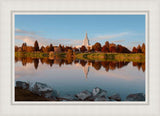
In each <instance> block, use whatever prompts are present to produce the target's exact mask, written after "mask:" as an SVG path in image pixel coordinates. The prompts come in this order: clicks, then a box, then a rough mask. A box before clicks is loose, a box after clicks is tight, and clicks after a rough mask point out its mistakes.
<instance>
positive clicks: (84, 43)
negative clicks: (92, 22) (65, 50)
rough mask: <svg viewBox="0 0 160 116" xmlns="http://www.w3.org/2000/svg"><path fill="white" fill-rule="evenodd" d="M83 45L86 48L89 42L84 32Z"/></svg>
mask: <svg viewBox="0 0 160 116" xmlns="http://www.w3.org/2000/svg"><path fill="white" fill-rule="evenodd" d="M83 45H84V46H85V47H86V48H88V46H89V45H90V44H89V40H88V36H87V33H86V36H85V39H84V40H83Z"/></svg>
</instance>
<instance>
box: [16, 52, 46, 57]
mask: <svg viewBox="0 0 160 116" xmlns="http://www.w3.org/2000/svg"><path fill="white" fill-rule="evenodd" d="M48 56H49V54H48V53H43V52H15V57H31V58H45V57H48Z"/></svg>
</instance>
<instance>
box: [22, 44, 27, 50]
mask: <svg viewBox="0 0 160 116" xmlns="http://www.w3.org/2000/svg"><path fill="white" fill-rule="evenodd" d="M26 50H27V44H26V43H23V44H22V51H23V52H26Z"/></svg>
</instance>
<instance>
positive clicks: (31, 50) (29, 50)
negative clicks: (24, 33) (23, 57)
mask: <svg viewBox="0 0 160 116" xmlns="http://www.w3.org/2000/svg"><path fill="white" fill-rule="evenodd" d="M33 51H34V48H33V47H32V46H27V48H26V52H33Z"/></svg>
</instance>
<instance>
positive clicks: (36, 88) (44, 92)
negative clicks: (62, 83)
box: [30, 82, 58, 99]
mask: <svg viewBox="0 0 160 116" xmlns="http://www.w3.org/2000/svg"><path fill="white" fill-rule="evenodd" d="M30 90H31V91H32V92H33V93H35V94H38V95H40V96H44V97H45V98H54V99H55V98H56V97H57V96H58V95H57V91H55V90H53V89H52V88H51V87H49V86H48V85H46V84H43V83H40V82H35V83H34V84H32V86H31V87H30Z"/></svg>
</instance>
